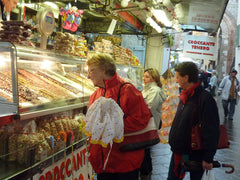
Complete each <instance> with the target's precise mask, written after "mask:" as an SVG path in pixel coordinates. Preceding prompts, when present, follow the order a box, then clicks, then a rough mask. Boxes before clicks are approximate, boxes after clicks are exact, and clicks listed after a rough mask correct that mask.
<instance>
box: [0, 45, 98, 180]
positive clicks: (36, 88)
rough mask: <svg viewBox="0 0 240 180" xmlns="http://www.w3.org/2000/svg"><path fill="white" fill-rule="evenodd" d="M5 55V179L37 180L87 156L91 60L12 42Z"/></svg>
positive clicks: (0, 102) (0, 123)
mask: <svg viewBox="0 0 240 180" xmlns="http://www.w3.org/2000/svg"><path fill="white" fill-rule="evenodd" d="M0 52H1V53H0V56H1V60H0V64H1V66H0V78H1V81H0V109H1V110H0V162H1V163H0V179H5V178H10V177H14V178H17V179H18V178H23V179H27V178H32V177H33V176H35V174H39V172H41V171H42V170H43V169H49V168H52V166H55V165H56V163H57V162H58V163H59V162H61V163H66V162H65V160H66V158H67V157H69V158H70V159H72V158H71V154H76V155H77V154H78V151H79V149H81V151H82V150H84V153H86V151H85V149H86V138H85V137H84V136H83V133H82V122H83V120H84V118H85V116H84V111H86V109H87V106H88V99H89V96H90V95H91V94H92V92H93V91H94V90H95V88H94V86H93V85H92V83H91V82H90V81H89V80H88V79H87V78H86V76H85V75H84V65H85V62H86V59H82V58H79V57H77V56H71V55H66V54H60V53H55V52H52V51H48V50H41V49H36V48H30V47H23V46H17V45H14V44H11V43H7V42H0ZM84 176H87V175H84ZM40 177H41V173H40Z"/></svg>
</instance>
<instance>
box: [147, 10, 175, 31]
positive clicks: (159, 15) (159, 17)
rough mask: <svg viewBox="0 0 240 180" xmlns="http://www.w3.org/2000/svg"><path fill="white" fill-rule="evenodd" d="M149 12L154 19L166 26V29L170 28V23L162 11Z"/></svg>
mask: <svg viewBox="0 0 240 180" xmlns="http://www.w3.org/2000/svg"><path fill="white" fill-rule="evenodd" d="M151 12H152V13H153V15H154V16H155V17H156V19H157V20H158V21H160V22H162V23H163V24H164V25H165V26H167V27H171V26H172V22H171V21H169V20H168V18H167V16H166V14H165V12H164V11H163V10H160V9H155V10H151Z"/></svg>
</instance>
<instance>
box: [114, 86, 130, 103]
mask: <svg viewBox="0 0 240 180" xmlns="http://www.w3.org/2000/svg"><path fill="white" fill-rule="evenodd" d="M125 84H131V83H130V82H124V83H122V84H121V86H120V87H119V90H118V96H117V104H118V105H119V106H120V107H121V105H120V93H121V88H122V87H123V86H124V85H125Z"/></svg>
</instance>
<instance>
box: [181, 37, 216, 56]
mask: <svg viewBox="0 0 240 180" xmlns="http://www.w3.org/2000/svg"><path fill="white" fill-rule="evenodd" d="M216 42H217V41H216V38H213V37H209V36H191V35H187V36H185V40H184V48H183V54H184V56H185V57H190V58H193V59H204V60H212V61H216V60H217V43H216Z"/></svg>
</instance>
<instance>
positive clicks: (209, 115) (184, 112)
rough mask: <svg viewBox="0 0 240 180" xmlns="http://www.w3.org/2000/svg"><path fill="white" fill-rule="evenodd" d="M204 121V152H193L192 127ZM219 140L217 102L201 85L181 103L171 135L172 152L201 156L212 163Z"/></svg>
mask: <svg viewBox="0 0 240 180" xmlns="http://www.w3.org/2000/svg"><path fill="white" fill-rule="evenodd" d="M200 119H201V120H202V140H203V141H202V143H203V150H202V151H192V150H191V146H190V144H191V133H190V132H191V127H192V126H194V125H196V124H197V123H198V122H199V120H200ZM218 139H219V115H218V108H217V104H216V101H215V100H214V99H213V97H212V96H211V95H210V93H209V92H207V91H206V90H204V89H203V87H202V86H201V85H199V86H198V87H197V88H196V89H195V90H194V94H193V96H192V97H190V98H189V99H188V100H187V101H186V103H185V104H183V103H182V101H180V102H179V105H178V109H177V112H176V115H175V118H174V121H173V124H172V127H171V130H170V133H169V144H170V146H171V150H172V151H173V152H174V153H178V154H190V155H191V154H194V153H199V156H200V154H201V159H202V160H205V161H206V162H212V161H213V157H214V155H215V153H216V149H217V145H218Z"/></svg>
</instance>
